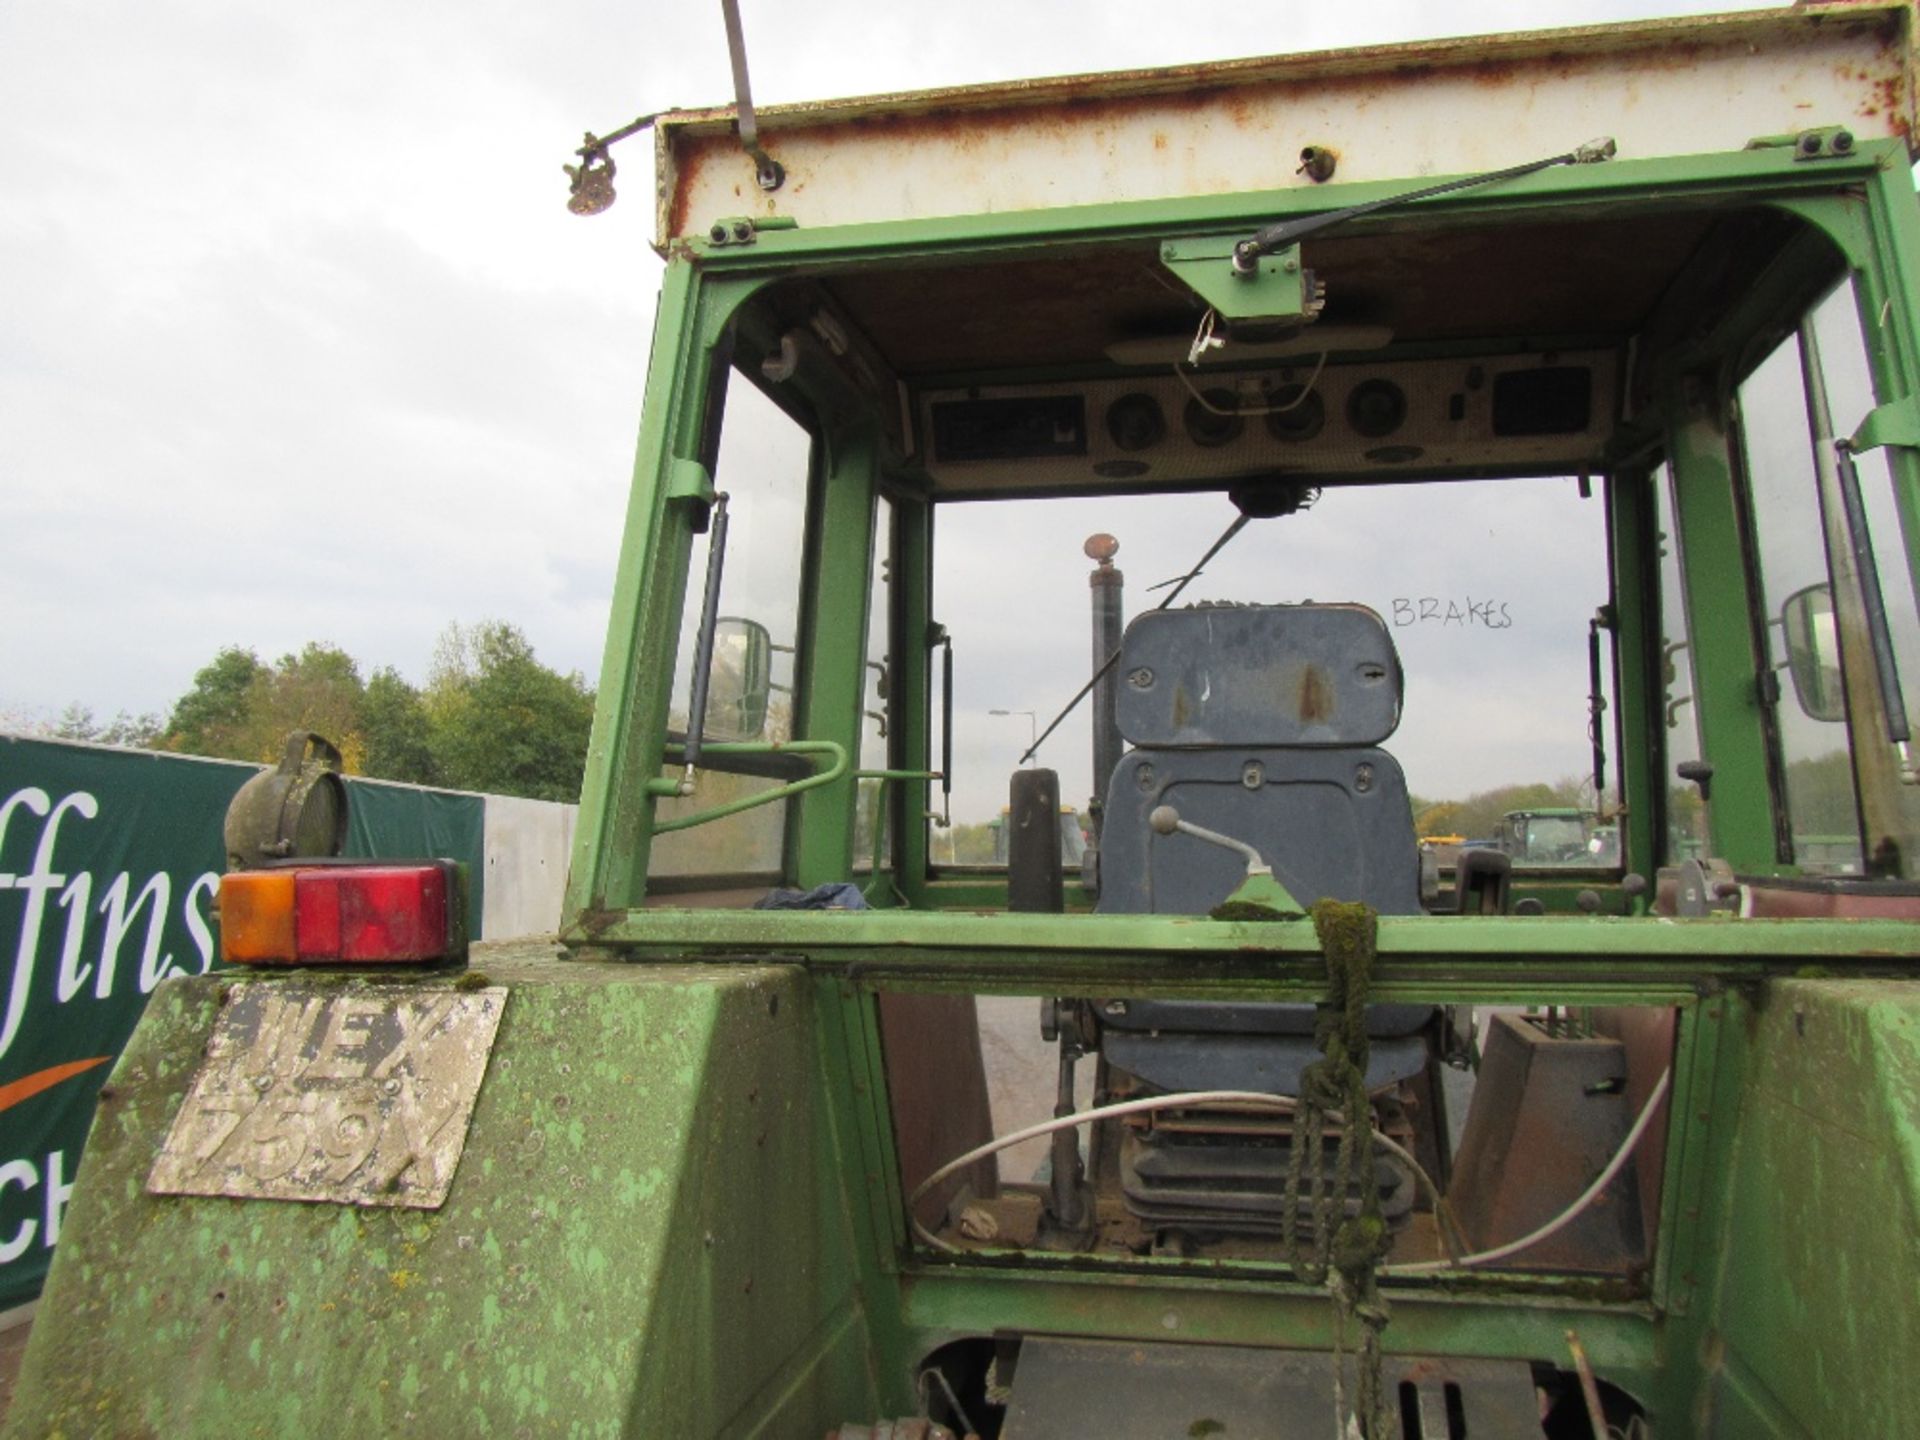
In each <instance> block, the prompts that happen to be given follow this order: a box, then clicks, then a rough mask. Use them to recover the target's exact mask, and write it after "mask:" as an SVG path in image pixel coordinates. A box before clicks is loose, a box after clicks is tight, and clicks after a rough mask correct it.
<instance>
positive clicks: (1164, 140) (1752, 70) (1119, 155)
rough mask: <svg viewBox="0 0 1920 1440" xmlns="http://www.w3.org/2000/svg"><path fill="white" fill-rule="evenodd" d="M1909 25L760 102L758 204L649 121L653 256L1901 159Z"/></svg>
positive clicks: (1567, 35)
mask: <svg viewBox="0 0 1920 1440" xmlns="http://www.w3.org/2000/svg"><path fill="white" fill-rule="evenodd" d="M1913 35H1914V23H1913V7H1912V5H1911V4H1910V3H1901V4H1893V5H1878V4H1875V5H1868V4H1831V5H1809V6H1799V7H1795V8H1793V9H1783V10H1769V11H1759V12H1750V13H1747V14H1738V15H1713V16H1703V17H1693V18H1686V19H1678V20H1662V21H1651V22H1637V23H1632V24H1624V25H1604V26H1589V27H1581V28H1576V29H1564V30H1548V31H1536V32H1531V33H1523V34H1514V35H1504V36H1478V37H1471V38H1466V39H1453V40H1441V41H1430V42H1425V43H1421V44H1413V45H1393V46H1375V47H1368V48H1363V49H1354V50H1344V51H1323V52H1318V53H1312V54H1305V55H1298V56H1283V57H1274V58H1263V59H1253V60H1239V61H1230V62H1225V63H1221V64H1214V65H1193V66H1180V67H1172V68H1168V69H1163V70H1145V71H1132V72H1126V73H1117V74H1109V75H1085V76H1071V77H1065V78H1061V79H1049V80H1035V81H1025V82H1018V83H1013V84H1003V85H989V86H977V87H968V88H963V89H949V90H930V91H924V92H921V93H918V94H907V95H880V96H871V97H867V98H864V99H858V100H845V101H831V102H825V103H818V104H806V105H788V106H776V107H772V108H767V109H762V110H760V111H759V112H758V113H759V119H760V124H761V129H762V138H763V141H764V143H765V144H766V146H767V147H768V148H769V149H770V150H771V151H772V152H773V153H774V154H775V155H776V156H777V157H778V158H779V160H780V163H781V164H782V165H783V166H785V167H786V175H787V179H786V183H785V184H784V185H783V186H782V187H781V188H780V189H779V190H778V191H775V192H771V193H768V192H763V191H762V190H761V189H760V187H759V186H758V184H756V182H755V179H754V165H753V161H752V159H751V158H750V157H749V156H748V155H747V154H746V152H745V151H743V150H742V149H741V148H740V146H739V143H738V140H737V139H736V138H735V136H734V134H733V132H732V111H731V110H730V109H716V110H698V111H682V112H677V113H670V114H667V115H664V116H662V117H661V118H660V120H659V122H658V125H657V138H656V160H657V165H658V171H657V181H658V191H659V212H658V217H657V221H658V224H657V234H658V243H659V245H660V246H661V248H663V249H664V248H665V247H666V245H667V244H668V243H669V242H670V241H671V240H672V239H674V238H676V237H680V236H686V235H698V234H704V233H705V231H706V227H707V226H708V225H710V224H711V223H712V222H713V221H714V220H715V219H716V218H718V217H721V216H736V215H746V214H754V215H759V214H767V215H780V216H786V217H790V218H792V219H794V220H796V221H797V222H798V223H799V224H800V225H802V226H805V227H808V228H812V227H818V226H832V225H849V224H862V223H867V222H873V221H885V220H902V219H918V218H926V217H932V216H946V215H967V214H990V213H1004V212H1008V211H1016V210H1033V209H1050V208H1054V207H1058V206H1067V205H1086V204H1096V203H1103V202H1109V201H1122V200H1155V199H1168V198H1173V197H1185V196H1204V195H1222V194H1232V193H1239V192H1245V191H1252V190H1263V189H1277V188H1283V187H1290V186H1291V187H1306V188H1311V187H1312V186H1313V185H1314V183H1315V182H1314V180H1313V179H1312V178H1311V177H1310V176H1308V175H1306V174H1301V173H1296V167H1297V166H1298V165H1299V163H1300V162H1299V157H1300V155H1301V152H1302V151H1303V150H1304V149H1305V148H1307V147H1309V146H1317V147H1322V148H1324V149H1327V150H1330V151H1332V152H1333V153H1334V154H1335V156H1336V157H1337V162H1338V163H1337V169H1336V171H1335V178H1336V179H1337V180H1340V181H1378V180H1401V181H1405V180H1407V179H1408V178H1409V177H1414V176H1420V175H1428V174H1435V175H1438V174H1454V173H1465V172H1471V171H1479V170H1488V169H1494V168H1498V167H1502V166H1507V165H1512V164H1516V163H1521V162H1525V161H1527V160H1531V159H1534V158H1536V157H1537V156H1538V155H1541V154H1551V153H1552V152H1553V151H1554V150H1556V149H1566V148H1569V147H1571V146H1573V145H1576V144H1579V143H1581V142H1583V141H1585V140H1588V139H1591V138H1593V137H1594V136H1598V135H1611V136H1613V137H1614V138H1615V139H1616V140H1617V141H1618V142H1619V147H1620V149H1619V153H1620V155H1621V157H1622V158H1626V159H1646V158H1649V157H1654V156H1672V155H1695V154H1702V153H1707V152H1713V151H1728V150H1738V149H1740V148H1742V147H1743V146H1745V145H1746V143H1747V142H1748V141H1749V140H1751V139H1753V138H1755V137H1757V136H1763V135H1776V134H1790V133H1795V132H1798V131H1800V130H1803V129H1806V128H1808V127H1810V126H1816V125H1844V126H1847V127H1848V128H1849V129H1850V130H1852V132H1853V133H1854V134H1855V136H1856V137H1858V138H1859V139H1861V140H1870V139H1885V138H1899V139H1902V140H1908V141H1909V143H1910V144H1911V133H1912V129H1913V119H1914V86H1913V56H1912V46H1913Z"/></svg>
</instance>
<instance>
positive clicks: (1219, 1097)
mask: <svg viewBox="0 0 1920 1440" xmlns="http://www.w3.org/2000/svg"><path fill="white" fill-rule="evenodd" d="M1196 1105H1251V1106H1254V1107H1255V1108H1257V1109H1265V1110H1279V1111H1281V1112H1283V1113H1285V1114H1292V1113H1293V1112H1294V1111H1295V1110H1297V1109H1299V1106H1300V1102H1299V1101H1298V1100H1296V1099H1294V1098H1293V1097H1292V1096H1291V1095H1269V1094H1267V1093H1266V1092H1265V1091H1264V1090H1188V1091H1182V1092H1180V1093H1177V1094H1173V1095H1148V1096H1145V1097H1143V1098H1141V1099H1139V1100H1121V1101H1117V1102H1115V1103H1114V1104H1112V1105H1097V1106H1095V1107H1094V1108H1093V1109H1091V1110H1080V1111H1076V1112H1075V1113H1074V1114H1072V1115H1057V1116H1055V1117H1054V1118H1053V1119H1051V1120H1043V1121H1041V1122H1040V1123H1039V1124H1037V1125H1029V1126H1027V1128H1026V1129H1024V1130H1015V1131H1013V1132H1012V1133H1011V1134H1007V1135H1001V1136H997V1137H996V1138H994V1139H992V1140H989V1141H987V1143H986V1144H984V1145H976V1146H974V1147H973V1149H971V1150H969V1151H967V1153H966V1154H964V1155H961V1156H959V1157H957V1158H956V1159H953V1160H949V1161H948V1162H947V1163H946V1164H944V1165H942V1166H941V1167H940V1168H939V1169H938V1170H935V1171H934V1172H933V1173H932V1174H931V1175H929V1176H927V1178H926V1179H924V1180H922V1181H921V1182H920V1184H919V1185H918V1186H916V1187H915V1189H914V1192H913V1194H911V1195H909V1196H908V1197H907V1219H908V1222H909V1223H910V1224H911V1225H912V1227H913V1234H914V1238H915V1239H916V1240H918V1241H920V1243H921V1244H923V1245H930V1246H932V1247H933V1248H934V1249H936V1250H944V1251H946V1252H947V1253H948V1254H949V1255H957V1254H959V1253H960V1247H959V1246H957V1245H950V1244H948V1243H947V1242H946V1241H945V1240H942V1239H941V1238H940V1237H939V1236H937V1235H935V1234H934V1233H933V1232H932V1231H930V1230H928V1229H927V1228H926V1226H924V1225H922V1224H921V1223H920V1220H919V1217H918V1216H916V1215H915V1214H914V1213H913V1211H914V1207H915V1206H916V1205H918V1204H919V1203H920V1200H921V1198H922V1197H923V1196H925V1195H926V1193H927V1192H928V1191H929V1190H931V1189H933V1187H934V1186H936V1185H938V1184H939V1183H940V1182H941V1181H942V1180H945V1179H946V1178H947V1177H948V1176H950V1175H952V1174H954V1173H955V1172H956V1171H959V1170H964V1169H966V1168H967V1166H969V1165H971V1164H973V1163H974V1162H975V1161H976V1160H984V1159H986V1158H987V1157H988V1156H989V1155H994V1154H998V1153H999V1152H1000V1151H1002V1150H1006V1149H1009V1148H1011V1147H1012V1146H1015V1145H1018V1144H1021V1143H1022V1142H1023V1141H1027V1140H1037V1139H1039V1138H1040V1137H1041V1136H1042V1135H1051V1134H1053V1133H1054V1131H1056V1130H1068V1129H1072V1128H1073V1127H1075V1126H1079V1125H1085V1124H1086V1123H1087V1122H1089V1121H1091V1120H1111V1119H1114V1118H1115V1117H1117V1116H1121V1115H1139V1114H1143V1113H1146V1112H1148V1111H1153V1110H1181V1109H1187V1108H1189V1107H1192V1106H1196ZM1325 1113H1326V1115H1327V1116H1328V1117H1329V1118H1330V1119H1341V1118H1343V1117H1341V1116H1340V1114H1339V1112H1337V1111H1332V1110H1329V1111H1326V1112H1325ZM1373 1141H1374V1143H1375V1144H1376V1145H1378V1146H1379V1147H1380V1148H1381V1149H1382V1150H1385V1151H1386V1152H1387V1153H1388V1154H1390V1155H1392V1156H1394V1157H1395V1158H1396V1159H1398V1160H1400V1161H1402V1162H1403V1163H1405V1164H1406V1165H1407V1166H1408V1167H1409V1168H1410V1169H1411V1170H1412V1171H1413V1174H1414V1177H1415V1179H1416V1180H1417V1181H1418V1183H1420V1184H1422V1185H1424V1186H1425V1187H1426V1190H1427V1196H1428V1198H1429V1199H1431V1200H1432V1201H1433V1203H1434V1207H1435V1209H1436V1210H1437V1209H1438V1208H1439V1203H1440V1191H1439V1187H1438V1186H1436V1185H1435V1184H1434V1183H1433V1177H1432V1176H1431V1175H1429V1174H1427V1172H1426V1169H1425V1167H1424V1166H1422V1165H1421V1164H1420V1162H1419V1161H1418V1160H1416V1159H1414V1158H1413V1156H1412V1155H1411V1154H1410V1153H1409V1152H1408V1151H1407V1149H1406V1147H1405V1146H1403V1145H1401V1144H1400V1143H1399V1142H1398V1141H1395V1140H1391V1139H1389V1138H1388V1137H1387V1136H1385V1135H1382V1134H1381V1133H1380V1132H1379V1131H1377V1130H1376V1131H1374V1132H1373Z"/></svg>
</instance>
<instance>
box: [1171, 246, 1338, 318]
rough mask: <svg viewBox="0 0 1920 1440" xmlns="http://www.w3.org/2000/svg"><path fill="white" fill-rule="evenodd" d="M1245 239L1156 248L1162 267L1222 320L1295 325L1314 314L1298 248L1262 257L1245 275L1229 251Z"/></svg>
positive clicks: (1314, 310) (1287, 248)
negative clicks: (1287, 322)
mask: <svg viewBox="0 0 1920 1440" xmlns="http://www.w3.org/2000/svg"><path fill="white" fill-rule="evenodd" d="M1246 238H1247V237H1246V235H1245V234H1244V233H1243V234H1239V235H1209V236H1206V237H1204V238H1200V239H1192V240H1169V241H1167V242H1166V243H1165V244H1163V245H1162V246H1161V247H1160V263H1161V264H1163V265H1165V266H1166V267H1167V269H1168V270H1170V271H1172V272H1173V276H1174V278H1175V279H1176V280H1178V281H1179V282H1180V283H1181V284H1182V285H1185V286H1186V287H1187V288H1188V289H1189V290H1191V291H1193V293H1194V294H1195V295H1197V296H1199V297H1200V299H1202V300H1204V301H1205V302H1206V303H1207V305H1209V306H1210V307H1211V308H1212V309H1213V310H1214V312H1215V313H1216V314H1218V315H1219V316H1220V318H1221V319H1223V320H1239V321H1249V322H1256V323H1260V324H1278V323H1283V322H1286V321H1293V322H1295V323H1298V322H1299V321H1301V320H1304V319H1311V318H1312V316H1313V315H1314V314H1316V313H1318V312H1317V310H1316V308H1315V306H1314V303H1313V301H1314V296H1313V295H1312V293H1311V292H1310V291H1309V289H1308V280H1309V277H1310V273H1311V272H1309V271H1308V270H1307V269H1306V268H1305V266H1303V265H1302V263H1301V260H1300V247H1299V246H1298V245H1289V246H1287V247H1286V248H1285V249H1282V250H1278V251H1275V252H1274V253H1273V254H1271V255H1262V256H1261V257H1260V258H1259V260H1258V261H1257V262H1256V263H1255V265H1254V267H1253V269H1252V270H1251V271H1250V272H1249V273H1247V274H1245V275H1243V274H1241V273H1240V272H1239V271H1237V270H1235V269H1234V266H1233V251H1234V246H1235V245H1237V244H1238V243H1239V242H1240V241H1242V240H1244V239H1246Z"/></svg>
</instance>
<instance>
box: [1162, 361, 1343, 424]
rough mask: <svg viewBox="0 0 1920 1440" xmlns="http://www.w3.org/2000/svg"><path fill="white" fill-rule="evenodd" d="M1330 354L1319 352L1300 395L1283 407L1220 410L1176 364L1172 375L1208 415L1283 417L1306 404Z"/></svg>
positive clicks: (1266, 406) (1248, 407)
mask: <svg viewBox="0 0 1920 1440" xmlns="http://www.w3.org/2000/svg"><path fill="white" fill-rule="evenodd" d="M1332 353H1333V352H1332V351H1331V350H1322V351H1321V352H1320V358H1319V359H1318V360H1316V361H1315V362H1314V365H1313V374H1311V375H1309V376H1308V377H1307V383H1306V384H1305V385H1303V386H1301V387H1300V393H1299V394H1298V395H1296V396H1294V397H1293V399H1291V400H1289V401H1288V402H1287V403H1286V404H1284V405H1241V406H1237V407H1236V408H1234V409H1232V410H1222V409H1221V408H1220V407H1219V406H1218V405H1216V404H1214V403H1213V402H1212V401H1211V400H1209V399H1207V397H1206V396H1205V395H1203V394H1201V393H1200V388H1199V387H1198V386H1197V385H1195V384H1194V383H1193V381H1192V380H1190V379H1188V378H1187V372H1186V371H1184V370H1182V369H1181V368H1180V367H1179V365H1178V364H1176V365H1175V366H1174V367H1173V373H1174V375H1175V376H1177V377H1178V378H1179V381H1180V383H1181V384H1182V385H1184V386H1186V387H1187V393H1188V394H1189V395H1191V396H1193V398H1194V399H1195V400H1196V401H1198V402H1199V405H1200V408H1201V409H1202V410H1205V411H1206V412H1207V413H1208V414H1209V415H1219V416H1221V417H1223V418H1231V417H1233V416H1236V415H1284V414H1286V413H1287V411H1289V410H1293V409H1297V408H1298V407H1299V406H1301V405H1304V404H1306V403H1307V397H1308V396H1309V395H1311V394H1312V393H1313V387H1314V386H1315V385H1316V384H1318V383H1319V380H1320V372H1321V371H1322V370H1324V369H1326V368H1327V356H1329V355H1331V354H1332Z"/></svg>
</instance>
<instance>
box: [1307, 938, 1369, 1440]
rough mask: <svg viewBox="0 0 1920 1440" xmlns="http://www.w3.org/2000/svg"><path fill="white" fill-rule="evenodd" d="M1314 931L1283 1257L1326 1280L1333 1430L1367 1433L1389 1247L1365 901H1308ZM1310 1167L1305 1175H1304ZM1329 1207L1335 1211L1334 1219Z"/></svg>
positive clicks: (1317, 1280)
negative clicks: (1304, 1224)
mask: <svg viewBox="0 0 1920 1440" xmlns="http://www.w3.org/2000/svg"><path fill="white" fill-rule="evenodd" d="M1312 914H1313V927H1314V931H1315V933H1316V934H1317V935H1318V936H1319V938H1320V949H1321V952H1322V953H1323V954H1324V955H1325V956H1326V960H1327V998H1326V999H1325V1000H1324V1001H1323V1002H1322V1003H1321V1004H1320V1006H1319V1011H1318V1016H1317V1018H1316V1020H1315V1022H1314V1041H1315V1043H1317V1044H1318V1045H1319V1047H1320V1053H1321V1058H1320V1059H1319V1060H1316V1061H1315V1062H1314V1063H1313V1064H1311V1065H1309V1066H1308V1067H1307V1068H1306V1070H1305V1071H1303V1072H1302V1074H1301V1076H1300V1100H1299V1108H1298V1110H1297V1111H1296V1112H1295V1119H1294V1127H1293V1155H1292V1158H1291V1162H1290V1163H1289V1165H1288V1167H1287V1182H1286V1188H1285V1191H1284V1192H1283V1199H1282V1212H1283V1213H1284V1214H1285V1215H1286V1216H1287V1217H1288V1227H1287V1245H1288V1259H1289V1260H1290V1261H1291V1263H1292V1265H1293V1273H1294V1277H1295V1278H1296V1279H1298V1280H1300V1281H1301V1282H1303V1283H1304V1284H1308V1285H1325V1286H1326V1287H1327V1290H1328V1293H1329V1295H1330V1296H1331V1297H1332V1300H1333V1309H1334V1354H1333V1363H1334V1405H1335V1424H1336V1429H1337V1431H1338V1433H1340V1434H1342V1435H1344V1434H1346V1433H1347V1426H1348V1415H1349V1413H1351V1414H1352V1415H1353V1416H1354V1417H1355V1418H1356V1419H1357V1420H1358V1421H1359V1430H1360V1433H1361V1434H1362V1435H1366V1436H1383V1435H1385V1434H1387V1433H1388V1431H1387V1428H1386V1419H1387V1415H1386V1407H1385V1394H1384V1387H1383V1386H1382V1383H1381V1378H1380V1367H1381V1349H1380V1332H1381V1331H1382V1330H1384V1329H1385V1328H1386V1325H1387V1320H1388V1318H1389V1315H1388V1309H1387V1302H1386V1301H1385V1300H1384V1299H1382V1298H1381V1295H1380V1283H1379V1265H1380V1262H1381V1261H1382V1260H1384V1259H1385V1258H1386V1255H1387V1252H1388V1251H1389V1250H1390V1249H1391V1248H1392V1240H1391V1237H1390V1236H1389V1235H1388V1233H1387V1224H1386V1221H1385V1219H1384V1218H1382V1216H1381V1214H1380V1187H1379V1186H1378V1185H1376V1184H1375V1183H1374V1180H1373V1147H1374V1135H1373V1109H1372V1106H1371V1104H1370V1103H1369V1101H1368V1099H1367V1049H1368V1044H1367V992H1368V989H1369V987H1370V985H1371V982H1372V974H1373V957H1374V941H1375V936H1376V933H1377V930H1378V917H1377V916H1376V915H1375V914H1374V912H1373V910H1372V908H1371V907H1369V906H1367V905H1361V904H1348V903H1345V902H1342V901H1338V900H1320V901H1316V902H1315V903H1314V906H1313V910H1312ZM1334 1113H1338V1114H1339V1115H1340V1116H1341V1117H1342V1118H1343V1121H1344V1123H1343V1124H1342V1126H1341V1129H1340V1145H1339V1150H1338V1152H1337V1153H1336V1155H1335V1158H1334V1165H1333V1174H1332V1175H1331V1176H1329V1175H1328V1174H1327V1168H1326V1166H1325V1165H1324V1164H1322V1163H1321V1156H1322V1154H1323V1152H1324V1149H1325V1139H1326V1126H1327V1120H1328V1118H1329V1116H1330V1114H1334ZM1309 1164H1311V1171H1309ZM1303 1183H1304V1185H1305V1186H1306V1199H1307V1208H1308V1211H1309V1213H1310V1215H1311V1217H1312V1224H1311V1229H1310V1233H1309V1235H1308V1237H1307V1238H1306V1239H1304V1240H1303V1239H1302V1237H1301V1235H1300V1230H1299V1226H1298V1225H1297V1224H1295V1223H1293V1220H1294V1217H1296V1216H1297V1215H1298V1214H1299V1208H1300V1192H1301V1188H1302V1185H1303ZM1349 1193H1355V1194H1357V1195H1358V1197H1359V1211H1358V1213H1357V1214H1354V1215H1351V1216H1349V1215H1345V1214H1344V1213H1343V1212H1344V1210H1345V1208H1346V1203H1345V1202H1346V1196H1347V1195H1348V1194H1349ZM1336 1210H1337V1211H1339V1212H1342V1213H1340V1214H1339V1216H1338V1218H1337V1219H1336ZM1350 1321H1358V1322H1359V1334H1360V1340H1359V1345H1358V1347H1357V1349H1356V1351H1355V1354H1354V1387H1353V1408H1352V1410H1351V1412H1349V1410H1348V1408H1347V1394H1346V1366H1347V1333H1348V1330H1349V1329H1350V1328H1351V1327H1350V1325H1349V1322H1350Z"/></svg>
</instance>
